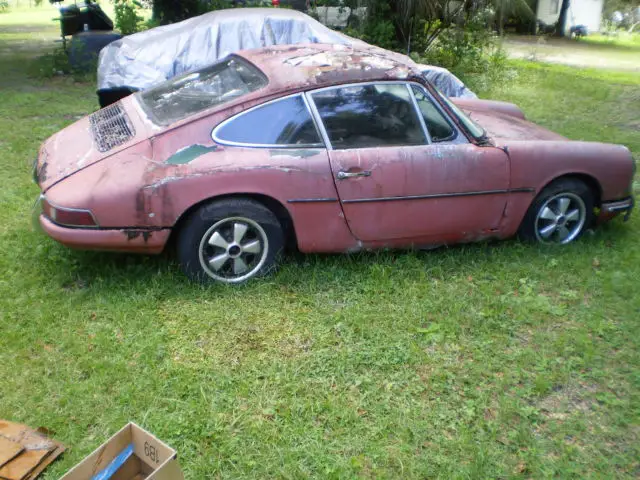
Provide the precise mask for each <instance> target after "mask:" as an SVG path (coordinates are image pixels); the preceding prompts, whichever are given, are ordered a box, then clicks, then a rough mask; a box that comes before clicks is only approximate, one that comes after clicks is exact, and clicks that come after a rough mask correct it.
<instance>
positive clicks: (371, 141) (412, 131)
mask: <svg viewBox="0 0 640 480" xmlns="http://www.w3.org/2000/svg"><path fill="white" fill-rule="evenodd" d="M312 98H313V101H314V103H315V105H316V108H317V109H318V112H319V113H320V118H321V119H322V123H323V124H324V128H325V129H326V131H327V135H328V136H329V140H330V141H331V145H332V147H333V148H335V149H347V148H367V147H390V146H401V145H425V144H426V143H427V139H426V138H425V134H424V130H423V129H422V125H421V124H420V120H419V118H418V115H417V113H416V110H415V108H414V105H413V100H412V99H411V96H410V94H409V90H408V89H407V87H406V85H399V84H379V85H358V86H350V87H338V88H332V89H328V90H321V91H319V92H315V93H313V94H312Z"/></svg>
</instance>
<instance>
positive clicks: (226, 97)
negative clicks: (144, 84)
mask: <svg viewBox="0 0 640 480" xmlns="http://www.w3.org/2000/svg"><path fill="white" fill-rule="evenodd" d="M267 83H268V80H267V77H266V76H265V75H264V74H263V73H262V72H261V71H260V70H258V69H257V68H256V67H254V66H253V65H251V64H250V63H249V62H247V61H245V60H243V59H242V58H240V57H237V56H235V55H231V56H229V57H227V58H225V59H224V60H221V61H220V62H218V63H215V64H213V65H210V66H208V67H204V68H202V69H200V70H197V71H194V72H189V73H185V74H184V75H180V76H178V77H175V78H172V79H170V80H167V81H166V82H164V83H161V84H159V85H156V86H155V87H152V88H149V89H148V90H144V91H142V92H141V93H140V94H139V97H138V98H139V99H140V102H141V103H142V106H143V108H144V109H145V111H146V112H147V114H148V115H150V116H151V118H152V119H153V121H154V122H156V123H158V124H160V125H169V124H171V123H174V122H177V121H178V120H182V119H184V118H187V117H189V116H190V115H193V114H194V113H198V112H201V111H203V110H206V109H208V108H211V107H215V106H216V105H222V104H224V103H227V102H230V101H231V100H234V99H236V98H238V97H241V96H243V95H246V94H248V93H250V92H254V91H256V90H259V89H260V88H263V87H265V86H266V85H267Z"/></svg>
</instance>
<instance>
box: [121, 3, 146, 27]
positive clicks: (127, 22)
mask: <svg viewBox="0 0 640 480" xmlns="http://www.w3.org/2000/svg"><path fill="white" fill-rule="evenodd" d="M140 8H142V4H140V3H139V2H138V1H136V0H115V1H114V10H115V14H116V22H115V23H116V28H117V29H118V30H120V33H122V34H123V35H130V34H132V33H136V32H139V31H140V30H142V29H143V25H144V24H143V20H144V18H142V16H141V15H140V14H139V13H138V11H139V9H140Z"/></svg>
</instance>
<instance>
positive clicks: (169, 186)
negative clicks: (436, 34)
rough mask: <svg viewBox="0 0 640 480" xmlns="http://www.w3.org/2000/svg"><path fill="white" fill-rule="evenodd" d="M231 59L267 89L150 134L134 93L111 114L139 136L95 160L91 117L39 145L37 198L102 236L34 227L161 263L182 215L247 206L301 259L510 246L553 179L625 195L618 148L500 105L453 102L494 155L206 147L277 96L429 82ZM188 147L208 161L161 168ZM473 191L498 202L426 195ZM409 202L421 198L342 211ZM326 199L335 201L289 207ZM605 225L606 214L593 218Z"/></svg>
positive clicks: (336, 62) (329, 61)
mask: <svg viewBox="0 0 640 480" xmlns="http://www.w3.org/2000/svg"><path fill="white" fill-rule="evenodd" d="M241 55H243V56H244V57H245V58H246V59H247V60H249V61H251V62H252V63H254V64H255V65H256V66H257V67H258V68H260V69H261V70H262V71H263V72H265V73H266V74H267V76H268V77H269V85H268V87H267V88H265V89H263V90H260V91H257V92H253V93H251V94H249V95H246V96H244V97H242V98H240V99H238V100H236V101H233V102H230V103H228V104H225V105H222V106H219V107H214V108H212V109H210V110H207V111H204V112H201V113H199V114H196V115H193V116H192V117H189V118H187V119H185V120H182V121H180V122H176V123H175V124H173V125H171V126H169V127H160V126H157V125H155V124H154V123H153V122H152V121H151V120H150V119H149V118H148V117H147V116H146V114H145V113H144V111H143V110H142V108H141V107H140V105H139V103H138V100H137V98H136V96H130V97H127V98H125V99H124V100H122V102H121V106H122V108H123V109H124V110H125V111H126V112H127V114H128V116H129V118H130V120H131V122H132V124H133V127H134V130H135V135H134V136H133V137H132V138H131V139H129V140H128V141H127V142H126V143H124V144H122V145H120V146H118V147H116V148H114V149H112V150H109V151H108V152H105V153H100V152H99V151H98V150H97V149H96V147H95V145H94V143H93V140H92V134H91V132H90V129H89V120H88V118H84V119H82V120H80V121H79V122H77V123H75V124H73V125H71V126H69V127H67V128H66V129H64V130H62V131H61V132H59V133H57V134H56V135H54V136H53V137H51V138H50V139H49V140H47V141H46V142H45V144H44V145H43V147H42V148H41V150H40V155H39V161H38V171H39V177H40V178H39V185H40V187H41V189H42V191H43V193H44V194H45V195H46V196H47V199H48V200H49V201H50V202H52V203H54V204H55V205H59V206H62V207H66V208H75V209H87V210H90V211H91V212H92V213H93V215H94V217H95V218H96V220H97V221H98V224H99V228H96V229H80V228H67V227H64V226H60V225H57V224H55V223H54V222H52V221H51V220H50V219H47V218H45V217H44V216H41V218H40V223H41V225H42V227H43V228H44V230H45V231H46V232H47V233H48V234H49V235H50V236H51V237H52V238H54V239H55V240H57V241H59V242H61V243H63V244H65V245H68V246H71V247H78V248H95V249H107V250H121V251H134V252H144V253H157V252H160V251H161V250H162V248H163V247H164V245H165V243H166V241H167V240H168V238H169V234H170V232H171V231H172V230H173V229H175V228H176V227H177V226H179V222H180V219H181V218H183V216H184V214H185V213H186V212H188V211H189V209H190V208H192V207H194V206H195V205H198V204H199V203H201V202H205V201H208V200H211V199H213V198H216V197H221V196H226V195H251V196H255V197H257V198H264V197H268V198H269V199H271V201H275V202H278V203H279V204H280V205H281V207H282V208H283V209H286V211H287V212H288V214H289V216H290V217H291V220H292V223H293V227H294V229H295V236H296V239H297V242H298V248H299V249H300V250H301V251H304V252H338V251H350V250H356V249H360V248H376V247H382V246H388V247H403V246H408V245H436V244H443V243H455V242H467V241H474V240H478V239H482V238H489V237H498V238H503V237H508V236H511V235H513V234H514V233H515V232H516V230H517V229H518V226H519V225H520V222H521V221H522V218H523V216H524V214H525V212H526V210H527V208H528V207H529V205H530V204H531V201H532V199H533V198H534V197H535V195H536V194H537V193H538V192H539V191H540V190H541V189H542V188H544V186H545V185H547V184H548V183H549V182H551V181H552V180H554V179H555V178H558V177H560V176H563V175H581V176H582V177H583V178H586V179H591V181H593V183H594V185H596V186H597V188H598V190H599V201H600V202H611V201H615V200H620V199H623V198H625V197H628V196H630V195H631V192H630V180H631V178H632V169H633V164H632V161H631V157H630V154H629V151H628V150H627V149H626V148H625V147H621V146H614V145H605V144H599V143H587V142H572V141H568V140H567V139H566V138H564V137H562V136H560V135H558V134H556V133H554V132H550V131H549V130H546V129H544V128H542V127H539V126H537V125H535V124H533V123H531V122H528V121H526V120H525V119H524V115H523V114H522V112H521V111H520V110H519V109H518V108H517V107H516V106H514V105H512V104H507V103H503V102H491V101H483V100H456V103H457V104H458V105H459V106H460V107H461V108H462V109H463V110H465V111H467V112H469V113H470V116H471V117H472V118H473V119H474V120H476V121H477V122H478V123H479V124H480V125H482V126H483V127H484V128H485V129H486V130H487V131H488V132H489V133H490V135H491V137H492V145H483V146H480V145H476V144H475V143H474V142H473V141H471V139H470V143H469V144H466V145H455V146H453V145H437V144H435V145H425V146H418V147H402V148H372V149H357V150H340V151H330V152H327V151H326V150H325V149H304V150H292V149H287V150H284V149H281V150H278V149H268V148H239V147H229V146H222V145H216V144H215V143H214V141H213V140H212V138H211V132H212V130H213V128H214V127H215V126H216V125H218V124H219V123H220V122H221V121H222V120H224V119H226V118H228V117H230V116H231V115H234V114H235V113H238V112H240V111H243V110H245V109H247V108H250V107H252V106H254V105H257V104H260V103H263V102H265V101H268V100H271V99H274V98H278V97H280V96H283V95H286V94H290V93H294V92H299V91H306V90H310V89H314V88H319V87H324V86H329V85H335V84H342V83H353V82H361V81H372V80H376V81H378V80H379V81H384V80H406V79H411V80H413V81H417V82H420V83H423V84H425V83H424V81H423V80H422V79H421V77H420V72H419V71H418V70H417V68H416V66H415V65H414V64H412V63H410V62H408V61H407V60H405V59H404V58H405V57H402V56H398V55H396V54H392V53H389V52H385V51H384V50H380V49H377V48H373V47H369V46H362V47H357V48H347V47H342V46H326V45H309V46H285V47H282V46H281V47H272V48H266V49H261V50H255V51H248V52H241ZM425 86H427V88H429V89H431V87H430V86H428V85H426V84H425ZM444 108H445V109H447V108H446V107H444ZM194 145H196V146H199V148H200V147H202V149H203V152H205V153H202V154H199V155H197V156H196V157H195V158H193V159H192V160H190V161H188V162H184V163H179V164H173V163H171V161H170V160H171V159H172V158H173V157H174V156H175V155H176V154H177V153H178V154H179V153H180V152H182V151H184V149H187V148H189V147H193V146H194ZM360 170H369V171H371V172H372V174H371V176H370V177H363V178H356V179H348V180H336V174H337V172H338V171H349V172H355V171H360ZM513 190H516V191H515V192H512V191H513ZM477 191H495V192H499V193H495V194H485V195H478V196H451V197H446V196H445V197H442V196H440V197H439V198H428V197H429V196H430V195H442V194H459V193H464V192H477ZM500 192H501V193H500ZM505 192H511V193H505ZM415 196H422V197H427V198H421V199H405V200H399V201H384V202H379V201H376V202H362V203H349V202H348V201H349V200H354V199H355V200H357V199H373V200H375V199H377V198H381V197H385V198H388V197H415ZM332 198H333V199H340V200H341V201H334V202H325V203H291V202H290V201H291V200H296V199H332ZM343 202H346V203H343ZM612 216H614V215H613V213H611V212H608V211H606V209H603V215H602V218H603V219H608V218H610V217H612Z"/></svg>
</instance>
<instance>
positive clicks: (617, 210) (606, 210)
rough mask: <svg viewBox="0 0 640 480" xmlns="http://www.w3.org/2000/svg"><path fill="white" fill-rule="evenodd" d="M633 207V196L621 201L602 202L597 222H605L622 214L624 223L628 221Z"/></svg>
mask: <svg viewBox="0 0 640 480" xmlns="http://www.w3.org/2000/svg"><path fill="white" fill-rule="evenodd" d="M634 206H635V199H634V197H633V196H630V197H628V198H624V199H622V200H616V201H615V202H604V203H603V204H602V206H601V207H600V215H599V216H598V222H599V223H601V222H606V221H608V220H611V219H612V218H614V217H617V216H618V215H620V214H621V213H624V217H623V219H624V221H625V222H626V221H627V220H629V217H630V216H631V212H632V211H633V208H634Z"/></svg>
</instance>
